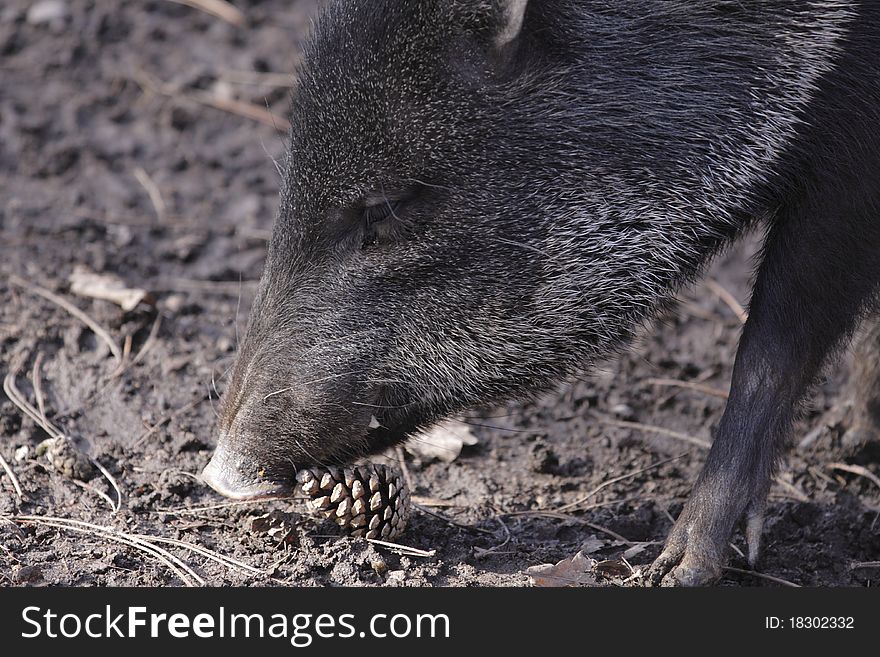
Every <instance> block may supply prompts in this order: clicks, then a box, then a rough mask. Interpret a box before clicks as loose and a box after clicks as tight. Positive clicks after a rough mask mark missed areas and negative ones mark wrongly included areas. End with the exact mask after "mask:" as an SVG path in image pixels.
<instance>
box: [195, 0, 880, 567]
mask: <svg viewBox="0 0 880 657" xmlns="http://www.w3.org/2000/svg"><path fill="white" fill-rule="evenodd" d="M291 122H292V128H291V131H290V135H289V138H290V145H289V151H288V157H287V161H286V166H285V175H284V184H283V192H282V195H281V206H280V212H279V216H278V218H277V221H276V223H275V228H274V233H273V235H272V239H271V241H270V244H269V252H268V257H267V261H266V265H265V271H264V274H263V278H262V282H261V285H260V288H259V292H258V294H257V297H256V300H255V303H254V306H253V310H252V312H251V316H250V322H249V328H248V330H247V335H246V337H245V338H244V341H243V343H242V345H241V349H240V353H239V356H238V361H237V364H236V365H235V367H234V370H233V373H232V376H231V378H230V381H229V387H228V389H227V390H226V393H225V395H224V402H223V412H222V418H221V421H220V427H219V442H218V447H217V451H216V453H215V454H214V457H213V459H212V461H211V463H210V464H209V465H208V467H207V468H206V470H205V473H204V476H205V479H206V480H207V482H208V483H210V484H211V485H212V486H213V487H214V488H216V489H217V490H218V491H220V492H221V493H223V494H225V495H229V496H231V497H253V496H259V495H274V494H280V493H283V492H285V491H286V490H289V488H290V486H291V485H292V482H293V479H294V472H295V470H296V469H297V468H298V467H300V466H303V465H306V464H315V463H319V464H326V463H344V462H347V461H350V460H351V459H354V458H356V457H360V456H363V455H366V454H369V453H371V452H375V451H377V450H381V449H384V448H386V447H388V446H389V445H391V444H394V443H397V442H399V441H401V440H403V439H404V438H406V437H407V436H408V435H410V434H411V433H413V432H414V431H415V430H417V429H419V428H423V427H426V426H428V425H430V424H431V423H432V422H435V421H436V420H438V419H440V418H443V417H445V416H448V415H450V414H454V413H456V412H459V411H461V410H463V409H466V408H468V407H470V406H473V405H478V404H480V405H483V404H487V403H491V402H496V401H500V400H503V399H506V398H510V397H515V396H523V395H528V394H532V393H534V392H535V391H540V390H543V389H546V388H548V387H551V386H553V385H554V384H556V383H557V382H559V381H560V380H561V379H563V378H564V377H566V376H568V375H571V374H572V373H574V372H577V371H579V370H582V369H584V368H588V367H589V366H590V364H591V363H592V362H594V361H595V360H596V359H597V358H600V357H605V356H606V355H608V354H610V353H613V352H614V351H615V350H619V349H620V348H622V347H623V346H625V345H626V344H627V341H628V339H629V338H630V336H631V335H632V333H633V331H634V330H635V329H637V328H638V327H639V326H641V325H643V324H644V323H645V322H646V321H647V320H649V319H650V318H651V317H652V316H653V315H655V314H656V312H657V310H658V309H659V308H662V307H663V305H664V304H665V303H667V302H668V301H669V300H670V299H671V298H672V296H673V295H674V293H675V292H676V290H678V289H679V288H680V287H681V286H682V285H683V284H685V283H687V282H688V281H691V280H693V279H694V278H695V277H696V276H697V275H698V274H699V273H700V271H701V270H702V268H703V267H704V266H705V265H706V263H707V262H708V261H709V260H710V258H711V257H712V256H713V255H714V254H716V253H717V252H718V251H719V250H720V249H722V248H723V247H724V246H725V245H727V244H729V243H730V242H731V241H732V240H734V239H735V238H736V237H737V236H738V235H740V234H741V233H742V232H743V231H744V230H745V229H747V228H748V227H750V226H753V225H754V224H756V223H758V222H761V223H762V224H763V225H764V226H765V227H766V238H765V243H764V247H763V250H762V252H761V256H760V264H759V266H758V271H757V275H756V280H755V283H754V291H753V295H752V298H751V303H750V314H749V320H748V322H747V323H746V326H745V328H744V331H743V334H742V338H741V343H740V346H739V351H738V354H737V358H736V363H735V367H734V373H733V381H732V388H731V394H730V399H729V401H728V405H727V408H726V411H725V413H724V416H723V418H722V420H721V422H720V426H719V427H718V431H717V434H716V436H715V440H714V444H713V445H712V449H711V451H710V453H709V455H708V458H707V462H706V465H705V469H704V471H703V473H702V474H701V476H700V477H699V479H698V481H697V482H696V485H695V488H694V490H693V493H692V495H691V498H690V500H689V502H688V503H687V505H686V506H685V508H684V510H683V512H682V513H681V515H680V517H679V518H678V521H677V523H676V524H675V526H674V528H673V529H672V532H671V534H670V536H669V539H668V541H667V543H666V547H665V549H664V550H663V552H662V554H661V555H660V557H659V558H658V559H657V561H656V562H655V563H654V565H653V566H652V569H651V571H650V572H651V578H652V579H653V580H655V581H657V580H663V581H665V582H667V583H670V582H671V583H676V582H677V583H680V584H702V583H706V582H710V581H711V580H713V579H714V578H716V577H717V576H718V574H719V573H720V571H721V568H722V566H723V564H724V560H725V550H726V546H727V544H728V540H729V538H730V535H731V533H732V531H733V529H734V528H735V525H736V523H737V522H738V521H739V520H740V519H741V518H743V517H745V519H746V535H747V539H748V543H749V556H750V559H752V560H754V559H755V558H756V556H757V554H758V544H759V537H760V532H761V524H762V516H763V511H764V508H765V503H766V497H767V491H768V487H769V482H770V479H771V476H772V473H773V469H774V462H775V460H776V458H777V456H778V455H779V454H780V451H781V448H782V446H783V444H784V442H785V438H786V436H787V435H788V434H789V433H790V427H791V424H792V419H793V417H794V415H795V414H796V412H797V407H798V405H799V402H800V401H801V400H802V399H803V398H804V397H805V395H806V393H807V391H808V388H809V387H810V384H811V383H812V382H813V380H814V379H815V378H816V376H817V375H818V373H819V371H820V369H821V367H822V366H823V364H824V363H825V362H827V361H828V359H829V356H830V355H831V354H832V353H833V352H835V351H836V350H838V349H839V348H841V347H842V346H844V345H845V343H846V342H847V341H848V338H849V336H850V335H851V334H852V332H853V330H854V328H855V326H856V325H857V323H858V320H860V319H861V318H862V317H863V316H864V315H865V314H866V313H869V312H874V311H875V310H876V306H875V305H874V299H875V296H876V291H877V287H878V283H880V3H878V2H875V1H874V0H871V1H865V2H859V1H857V0H822V1H818V0H816V1H813V0H765V1H763V2H740V1H738V0H693V1H691V0H626V1H624V0H610V1H609V0H602V1H598V0H540V1H539V0H531V1H527V0H418V1H415V0H414V1H412V2H410V1H406V2H403V1H401V0H345V1H338V2H335V3H332V4H330V5H329V6H328V7H327V8H326V9H325V11H324V13H323V15H322V16H321V18H320V19H319V21H318V22H317V25H316V28H315V30H314V33H313V34H312V36H311V39H310V41H309V43H308V46H307V48H306V52H305V58H304V64H303V65H302V67H301V70H300V71H299V72H298V76H297V83H296V89H295V92H294V94H293V101H292V112H291ZM868 378H870V377H868Z"/></svg>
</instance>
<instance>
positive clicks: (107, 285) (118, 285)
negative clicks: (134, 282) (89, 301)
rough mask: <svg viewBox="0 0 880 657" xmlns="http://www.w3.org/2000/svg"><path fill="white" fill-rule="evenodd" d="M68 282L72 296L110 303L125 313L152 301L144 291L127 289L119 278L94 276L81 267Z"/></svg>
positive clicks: (75, 270) (107, 275)
mask: <svg viewBox="0 0 880 657" xmlns="http://www.w3.org/2000/svg"><path fill="white" fill-rule="evenodd" d="M69 280H70V290H71V292H73V293H74V294H79V295H80V296H84V297H91V298H93V299H103V300H105V301H112V302H113V303H115V304H117V305H118V306H121V307H122V309H123V310H124V311H126V312H129V311H131V310H134V309H135V308H136V307H137V305H138V304H139V303H141V302H145V303H152V301H153V299H152V297H151V295H150V293H149V292H147V291H146V290H141V289H139V288H129V287H127V286H126V285H125V283H124V282H123V280H122V279H121V278H119V277H117V276H114V275H113V274H96V273H95V272H93V271H90V270H89V269H86V268H85V267H82V266H77V267H76V268H75V269H74V270H73V273H72V274H71V275H70V279H69Z"/></svg>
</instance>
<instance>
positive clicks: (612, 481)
mask: <svg viewBox="0 0 880 657" xmlns="http://www.w3.org/2000/svg"><path fill="white" fill-rule="evenodd" d="M687 454H688V453H687V452H685V453H684V454H679V455H678V456H673V457H672V458H668V459H663V460H662V461H657V462H656V463H653V464H651V465H649V466H647V467H644V468H640V469H639V470H636V471H635V472H629V473H627V474H625V475H620V476H619V477H614V478H612V479H608V480H607V481H603V482H602V483H601V484H599V485H598V486H596V487H595V488H594V489H593V490H591V491H590V492H589V493H587V494H586V495H584V496H583V497H581V498H579V499H577V500H575V501H574V502H569V503H568V504H563V505H562V506H560V507H558V508H556V509H553V510H552V512H553V513H562V512H563V511H567V510H568V509H572V508H574V507H576V506H579V505H580V504H583V503H584V502H586V501H587V500H588V499H590V498H591V497H593V495H595V494H596V493H598V492H599V491H600V490H602V489H603V488H606V487H608V486H611V485H612V484H616V483H619V482H621V481H625V480H626V479H632V478H633V477H636V476H638V475H640V474H642V473H643V472H648V471H649V470H654V469H656V468H659V467H660V466H661V465H665V464H666V463H671V462H672V461H677V460H678V459H680V458H684V457H685V456H687Z"/></svg>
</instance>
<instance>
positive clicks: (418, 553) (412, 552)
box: [366, 538, 437, 557]
mask: <svg viewBox="0 0 880 657" xmlns="http://www.w3.org/2000/svg"><path fill="white" fill-rule="evenodd" d="M366 541H367V542H368V543H375V544H376V545H381V546H382V547H387V548H390V549H392V550H398V551H399V552H400V553H401V554H405V555H406V556H410V557H433V556H434V555H435V554H437V550H420V549H419V548H414V547H409V546H408V545H400V544H399V543H389V542H388V541H380V540H379V539H378V538H368V539H366Z"/></svg>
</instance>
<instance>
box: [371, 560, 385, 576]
mask: <svg viewBox="0 0 880 657" xmlns="http://www.w3.org/2000/svg"><path fill="white" fill-rule="evenodd" d="M370 567H371V568H372V569H373V570H375V571H376V574H377V575H382V574H384V573H385V572H386V571H387V570H388V564H387V563H385V560H384V559H383V558H382V557H378V558H377V559H373V561H371V562H370Z"/></svg>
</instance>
